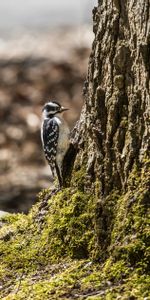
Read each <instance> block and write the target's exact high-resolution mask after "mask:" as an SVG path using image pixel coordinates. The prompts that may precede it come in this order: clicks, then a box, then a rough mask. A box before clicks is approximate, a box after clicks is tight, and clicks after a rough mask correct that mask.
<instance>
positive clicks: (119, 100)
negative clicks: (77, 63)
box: [73, 0, 150, 195]
mask: <svg viewBox="0 0 150 300" xmlns="http://www.w3.org/2000/svg"><path fill="white" fill-rule="evenodd" d="M93 19H94V26H93V28H94V33H95V39H94V42H93V47H92V53H91V56H90V60H89V68H88V77H87V81H86V82H85V87H84V95H85V104H84V107H83V110H82V114H81V118H80V121H79V124H78V126H77V128H76V130H77V132H76V136H75V139H74V141H73V143H74V144H76V147H77V149H78V151H77V152H78V155H77V157H76V160H75V165H76V162H77V164H78V168H79V165H80V167H82V165H83V164H84V162H85V160H86V170H87V174H88V176H90V177H91V179H92V181H95V179H96V178H97V179H98V181H99V182H100V183H101V187H100V191H99V192H100V194H101V195H107V194H109V193H110V191H111V190H112V189H114V188H117V189H118V188H119V189H122V190H126V189H127V185H128V177H129V174H130V172H131V171H132V168H133V166H134V164H135V163H136V164H138V165H139V166H141V165H142V164H143V161H144V158H145V157H146V155H147V154H148V146H149V135H148V134H149V132H148V121H149V119H148V108H149V100H150V94H149V75H150V59H149V58H150V33H149V29H150V23H149V2H148V0H146V1H145V0H143V1H136V2H135V1H134V0H131V1H122V0H121V1H119V0H114V1H113V0H107V1H102V0H101V1H99V4H98V7H97V8H94V10H93ZM81 153H82V155H81ZM79 156H80V158H81V157H82V158H84V159H82V158H81V159H80V161H79V159H78V157H79ZM85 158H86V159H85Z"/></svg>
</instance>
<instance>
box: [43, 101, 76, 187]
mask: <svg viewBox="0 0 150 300" xmlns="http://www.w3.org/2000/svg"><path fill="white" fill-rule="evenodd" d="M67 110H68V108H65V107H63V106H61V105H60V104H59V103H58V102H57V101H49V102H47V103H46V104H45V105H44V107H43V112H42V117H43V120H42V124H41V140H42V145H43V150H44V153H45V158H46V160H47V161H48V164H49V166H50V169H51V172H52V175H53V178H54V177H55V174H56V175H57V178H58V182H59V187H60V188H61V187H62V186H63V177H62V165H63V160H64V156H65V154H66V152H67V150H68V148H69V136H70V129H69V126H68V124H67V123H66V121H65V120H64V118H63V114H62V113H63V112H64V111H67Z"/></svg>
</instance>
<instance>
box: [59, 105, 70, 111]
mask: <svg viewBox="0 0 150 300" xmlns="http://www.w3.org/2000/svg"><path fill="white" fill-rule="evenodd" d="M66 110H69V108H65V107H63V106H62V107H61V109H60V112H63V111H66Z"/></svg>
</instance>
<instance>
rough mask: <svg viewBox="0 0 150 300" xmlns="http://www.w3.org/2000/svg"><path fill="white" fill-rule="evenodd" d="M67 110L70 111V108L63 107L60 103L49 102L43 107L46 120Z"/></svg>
mask: <svg viewBox="0 0 150 300" xmlns="http://www.w3.org/2000/svg"><path fill="white" fill-rule="evenodd" d="M66 110H68V108H65V107H63V106H61V105H60V104H59V103H58V102H56V101H49V102H47V103H46V104H45V105H44V107H43V115H44V117H45V118H51V117H53V116H55V115H56V114H58V113H62V112H64V111H66Z"/></svg>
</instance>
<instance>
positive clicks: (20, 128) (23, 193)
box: [0, 0, 97, 213]
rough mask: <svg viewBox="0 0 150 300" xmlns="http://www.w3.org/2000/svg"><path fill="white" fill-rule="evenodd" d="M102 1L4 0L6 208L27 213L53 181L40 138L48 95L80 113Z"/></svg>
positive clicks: (1, 96) (0, 15) (2, 169)
mask: <svg viewBox="0 0 150 300" xmlns="http://www.w3.org/2000/svg"><path fill="white" fill-rule="evenodd" d="M96 5H97V1H96V0H82V1H81V0H61V1H60V0H55V1H52V0H26V1H23V0H11V1H10V0H5V1H2V0H0V119H1V127H0V128H1V129H0V210H1V211H3V210H4V211H11V212H25V213H26V212H27V211H28V210H29V208H30V207H31V206H32V204H33V203H34V202H35V201H36V199H37V196H36V195H37V193H38V192H39V191H40V190H41V189H43V188H49V187H51V186H52V177H51V173H50V169H49V166H48V165H47V163H46V161H45V158H44V154H43V150H42V146H41V140H40V125H41V110H42V106H43V104H44V103H45V102H47V100H49V99H56V100H57V101H58V102H60V103H62V104H63V105H64V106H65V105H66V106H67V107H69V108H70V111H69V112H67V113H66V115H65V117H66V120H67V122H68V123H69V126H70V128H73V126H74V125H75V122H76V121H77V120H78V119H79V116H80V111H81V108H82V104H83V97H82V88H83V83H84V80H85V78H86V74H87V66H88V57H89V54H90V48H91V44H92V41H93V38H94V36H93V32H92V9H93V7H94V6H96Z"/></svg>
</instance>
